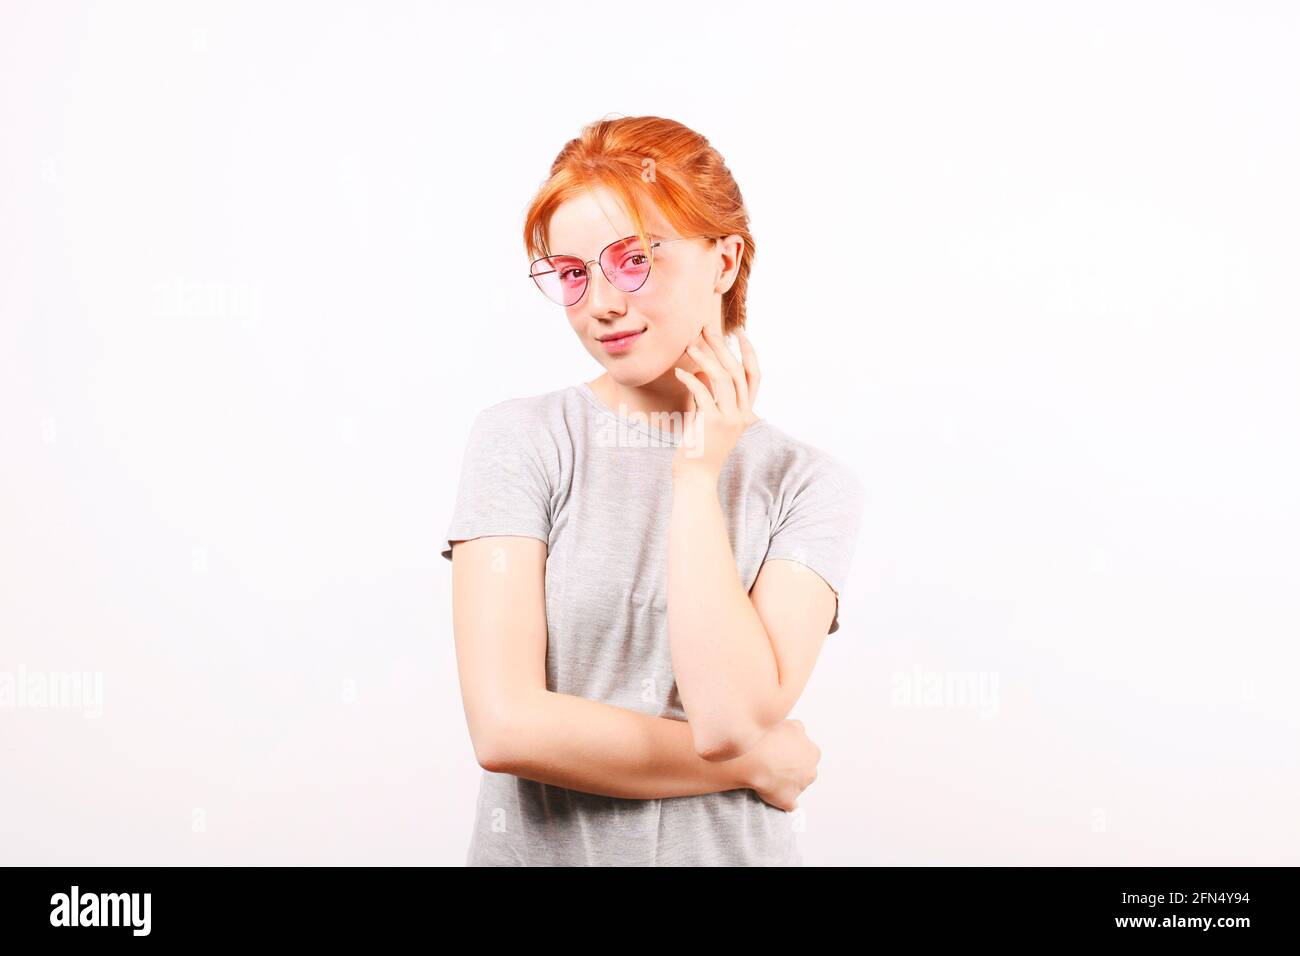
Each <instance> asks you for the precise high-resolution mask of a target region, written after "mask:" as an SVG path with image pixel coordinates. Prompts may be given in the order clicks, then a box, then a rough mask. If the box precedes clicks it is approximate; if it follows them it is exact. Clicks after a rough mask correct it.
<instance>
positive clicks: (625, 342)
mask: <svg viewBox="0 0 1300 956" xmlns="http://www.w3.org/2000/svg"><path fill="white" fill-rule="evenodd" d="M644 332H645V329H642V330H641V331H640V332H633V333H632V334H631V335H620V336H619V337H618V338H616V339H604V340H602V341H601V343H600V344H601V345H603V346H604V347H605V351H606V352H608V353H610V354H611V355H617V354H618V353H619V352H626V351H627V350H628V349H630V348H631V347H632V346H633V345H634V344H635V343H636V340H637V339H639V338H641V336H642V334H643V333H644Z"/></svg>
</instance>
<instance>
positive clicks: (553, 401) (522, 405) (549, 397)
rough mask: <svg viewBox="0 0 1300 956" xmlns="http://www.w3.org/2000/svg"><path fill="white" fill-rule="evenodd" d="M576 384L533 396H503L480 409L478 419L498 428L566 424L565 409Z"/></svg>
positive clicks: (551, 426)
mask: <svg viewBox="0 0 1300 956" xmlns="http://www.w3.org/2000/svg"><path fill="white" fill-rule="evenodd" d="M572 393H573V387H572V386H566V387H564V388H556V389H551V390H550V391H546V392H537V393H533V394H529V395H517V396H514V397H511V398H503V399H500V400H498V401H496V402H493V403H492V404H490V405H487V406H484V407H482V408H480V409H479V411H478V412H477V414H476V415H475V419H476V421H477V422H479V423H482V424H491V425H494V426H496V427H498V428H509V427H519V426H527V427H529V428H537V427H542V428H545V429H547V430H556V429H562V428H563V427H564V426H565V422H566V416H565V408H566V406H567V405H568V404H569V403H570V402H571V401H572V398H573V395H572Z"/></svg>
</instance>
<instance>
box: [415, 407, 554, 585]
mask: <svg viewBox="0 0 1300 956" xmlns="http://www.w3.org/2000/svg"><path fill="white" fill-rule="evenodd" d="M546 440H547V432H546V428H545V424H544V422H543V421H542V420H541V419H540V418H538V417H537V416H535V415H529V414H528V413H527V409H526V408H525V407H524V406H522V405H521V404H520V403H518V402H503V403H501V404H498V405H493V406H491V407H490V408H486V409H483V410H482V411H480V412H479V413H478V415H477V416H476V417H475V419H474V422H473V424H472V425H471V426H470V433H469V439H468V440H467V441H466V443H465V455H464V458H463V459H462V462H461V470H460V481H459V484H458V486H457V490H456V504H455V508H454V510H453V511H452V516H451V522H450V524H449V525H448V526H447V533H446V540H445V544H446V547H445V548H443V549H442V551H441V552H440V553H441V554H442V556H443V557H444V558H446V559H447V560H448V561H450V560H451V543H452V542H453V541H467V540H469V539H470V538H478V537H481V536H483V535H520V536H523V537H529V538H540V539H541V540H542V541H545V542H547V543H548V545H549V542H550V532H551V482H550V479H549V477H548V476H549V472H548V470H547V467H546V456H545V454H544V448H545V443H546Z"/></svg>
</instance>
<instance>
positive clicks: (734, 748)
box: [695, 723, 767, 762]
mask: <svg viewBox="0 0 1300 956" xmlns="http://www.w3.org/2000/svg"><path fill="white" fill-rule="evenodd" d="M766 732H767V731H766V729H764V728H762V727H760V726H758V725H757V724H753V723H746V724H744V725H740V726H735V727H730V728H728V729H727V730H726V731H724V732H720V733H716V734H697V735H696V736H695V752H696V753H697V754H698V755H699V756H700V757H701V758H702V759H704V760H708V761H710V762H713V761H721V760H735V759H736V758H737V757H743V756H744V755H745V754H747V753H749V752H750V751H751V750H753V749H754V747H755V746H756V745H757V744H758V742H759V741H760V740H761V739H762V738H763V735H764V734H765V733H766Z"/></svg>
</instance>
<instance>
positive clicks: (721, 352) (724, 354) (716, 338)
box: [704, 326, 750, 412]
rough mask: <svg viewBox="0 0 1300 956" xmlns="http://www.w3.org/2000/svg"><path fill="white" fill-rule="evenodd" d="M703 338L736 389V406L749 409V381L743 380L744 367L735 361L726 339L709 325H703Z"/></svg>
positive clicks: (745, 409) (743, 409) (745, 410)
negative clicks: (711, 348)
mask: <svg viewBox="0 0 1300 956" xmlns="http://www.w3.org/2000/svg"><path fill="white" fill-rule="evenodd" d="M704 339H705V341H706V342H708V343H709V345H711V346H712V347H713V351H714V353H715V354H716V356H717V358H718V361H719V362H721V363H722V367H723V368H725V369H726V370H727V374H728V375H730V376H731V385H732V387H733V388H734V389H735V390H736V404H737V407H738V408H739V409H740V410H741V411H742V412H747V411H749V404H750V397H749V383H748V382H747V381H745V369H744V368H743V367H742V366H741V364H740V363H739V362H737V361H736V356H735V355H733V354H732V352H731V348H730V347H729V346H728V345H727V341H726V339H725V338H724V337H723V336H722V335H720V334H719V333H717V332H715V331H714V330H713V329H712V328H711V327H709V326H706V327H705V333H704Z"/></svg>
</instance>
